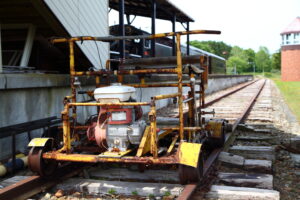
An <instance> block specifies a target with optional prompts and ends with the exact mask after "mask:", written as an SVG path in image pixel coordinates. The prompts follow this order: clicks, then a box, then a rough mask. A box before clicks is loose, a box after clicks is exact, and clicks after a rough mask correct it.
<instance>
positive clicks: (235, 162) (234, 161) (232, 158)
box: [218, 152, 245, 168]
mask: <svg viewBox="0 0 300 200" xmlns="http://www.w3.org/2000/svg"><path fill="white" fill-rule="evenodd" d="M218 160H219V161H221V162H223V163H224V164H226V165H230V166H236V167H241V168H242V167H243V166H244V162H245V158H244V157H242V156H238V155H234V154H231V153H227V152H221V153H220V155H219V158H218Z"/></svg>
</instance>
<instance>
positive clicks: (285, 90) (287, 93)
mask: <svg viewBox="0 0 300 200" xmlns="http://www.w3.org/2000/svg"><path fill="white" fill-rule="evenodd" d="M271 79H272V80H273V81H274V82H275V84H276V85H277V87H278V88H279V90H280V91H281V93H282V95H283V97H284V100H285V102H286V103H287V104H288V106H289V108H290V109H291V111H292V112H293V113H294V114H295V115H296V117H297V119H298V121H299V122H300V81H289V82H284V81H281V79H280V78H271Z"/></svg>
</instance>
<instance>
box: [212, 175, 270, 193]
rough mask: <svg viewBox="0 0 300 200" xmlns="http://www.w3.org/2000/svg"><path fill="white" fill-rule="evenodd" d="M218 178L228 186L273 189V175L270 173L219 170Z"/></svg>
mask: <svg viewBox="0 0 300 200" xmlns="http://www.w3.org/2000/svg"><path fill="white" fill-rule="evenodd" d="M218 178H219V181H220V182H221V183H224V184H226V185H230V186H241V187H255V188H262V189H273V176H272V175H270V174H252V173H222V172H220V173H219V174H218Z"/></svg>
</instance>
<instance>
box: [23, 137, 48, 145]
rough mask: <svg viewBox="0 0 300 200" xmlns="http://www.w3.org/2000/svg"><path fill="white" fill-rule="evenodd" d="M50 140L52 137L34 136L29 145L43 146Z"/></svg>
mask: <svg viewBox="0 0 300 200" xmlns="http://www.w3.org/2000/svg"><path fill="white" fill-rule="evenodd" d="M48 140H52V138H33V139H32V140H31V141H30V142H29V144H28V147H43V146H45V145H46V143H47V142H48Z"/></svg>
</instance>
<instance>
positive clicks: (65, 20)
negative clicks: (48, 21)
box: [45, 0, 109, 69]
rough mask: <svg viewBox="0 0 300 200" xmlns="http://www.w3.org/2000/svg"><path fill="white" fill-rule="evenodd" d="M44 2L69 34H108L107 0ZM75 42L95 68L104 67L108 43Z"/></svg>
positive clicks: (56, 0)
mask: <svg viewBox="0 0 300 200" xmlns="http://www.w3.org/2000/svg"><path fill="white" fill-rule="evenodd" d="M45 3H46V4H47V5H48V6H49V8H50V10H51V11H52V12H53V13H54V15H55V16H56V17H57V18H58V20H60V22H61V24H62V25H63V26H64V27H65V29H66V30H67V31H68V33H69V34H70V35H71V36H107V35H108V34H109V29H108V0H45ZM77 44H78V46H79V47H80V48H81V49H82V51H83V52H84V54H85V55H86V56H87V58H88V59H89V60H90V61H91V63H92V64H93V65H94V67H95V68H97V69H100V68H102V67H105V61H106V60H107V59H108V58H109V44H108V43H103V42H94V41H85V42H84V43H83V44H81V42H78V43H77ZM96 44H97V45H98V49H99V54H100V58H99V54H98V50H97V47H96ZM100 60H101V61H100Z"/></svg>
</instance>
